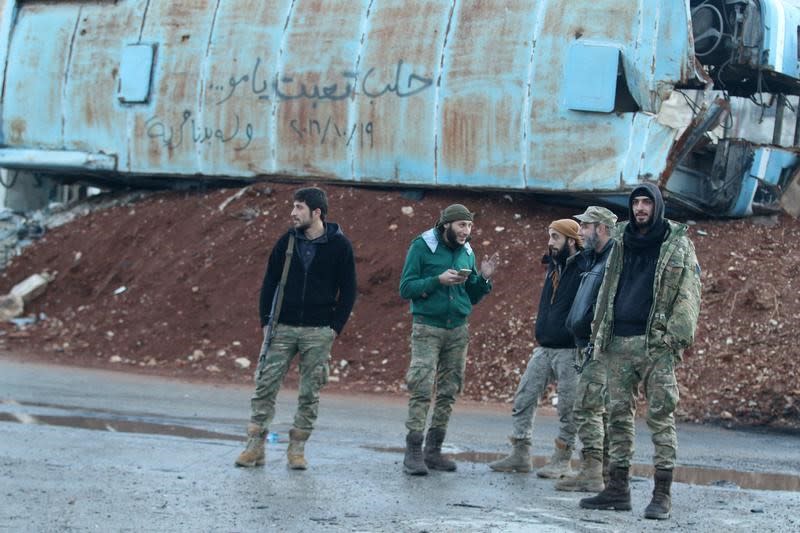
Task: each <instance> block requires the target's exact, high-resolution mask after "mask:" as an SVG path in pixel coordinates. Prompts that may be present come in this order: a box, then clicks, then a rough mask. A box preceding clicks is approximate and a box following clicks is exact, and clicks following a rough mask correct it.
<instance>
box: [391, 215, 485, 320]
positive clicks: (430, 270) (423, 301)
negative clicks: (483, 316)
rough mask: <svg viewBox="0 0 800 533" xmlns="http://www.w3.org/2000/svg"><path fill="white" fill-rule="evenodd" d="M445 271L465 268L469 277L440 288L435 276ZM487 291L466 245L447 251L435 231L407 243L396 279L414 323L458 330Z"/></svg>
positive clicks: (472, 254)
mask: <svg viewBox="0 0 800 533" xmlns="http://www.w3.org/2000/svg"><path fill="white" fill-rule="evenodd" d="M448 268H452V269H455V270H460V269H463V268H468V269H470V270H472V274H470V275H469V277H468V278H467V281H466V282H465V283H463V284H461V285H452V286H444V285H442V284H441V283H439V274H441V273H442V272H444V271H445V270H447V269H448ZM491 290H492V284H491V282H489V281H488V280H485V279H483V277H482V276H481V275H480V274H478V272H477V270H476V268H475V254H474V253H473V251H472V247H471V246H470V245H469V243H466V244H465V245H464V246H459V247H458V248H456V249H451V248H450V247H448V246H447V245H445V244H444V243H443V242H441V240H440V237H439V232H438V231H436V229H435V228H433V229H430V230H428V231H426V232H425V233H423V234H422V235H419V236H418V237H416V238H415V239H414V240H413V241H411V246H409V248H408V254H407V255H406V262H405V265H403V273H402V275H401V276H400V296H401V297H403V298H404V299H406V300H411V314H412V315H413V316H414V322H419V323H422V324H427V325H429V326H435V327H439V328H446V329H453V328H457V327H459V326H462V325H464V324H465V323H466V322H467V318H468V317H469V315H470V313H471V312H472V306H473V305H474V304H476V303H478V302H479V301H480V300H481V299H482V298H483V297H484V296H485V295H486V294H488V293H489V292H490V291H491Z"/></svg>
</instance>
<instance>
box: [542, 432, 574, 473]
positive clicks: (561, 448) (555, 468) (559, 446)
mask: <svg viewBox="0 0 800 533" xmlns="http://www.w3.org/2000/svg"><path fill="white" fill-rule="evenodd" d="M571 458H572V446H569V445H568V444H567V443H566V442H564V441H563V440H561V439H559V438H557V439H556V448H555V451H553V455H552V457H550V460H549V461H548V462H547V464H546V465H544V466H543V467H542V468H540V469H539V470H537V471H536V475H537V476H539V477H543V478H547V479H559V478H562V477H567V476H569V475H570V474H572V468H570V465H569V461H570V459H571Z"/></svg>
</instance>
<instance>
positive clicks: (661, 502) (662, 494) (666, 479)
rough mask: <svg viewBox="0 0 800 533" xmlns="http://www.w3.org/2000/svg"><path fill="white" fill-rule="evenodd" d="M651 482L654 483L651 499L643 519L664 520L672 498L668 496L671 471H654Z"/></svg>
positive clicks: (670, 506) (668, 511)
mask: <svg viewBox="0 0 800 533" xmlns="http://www.w3.org/2000/svg"><path fill="white" fill-rule="evenodd" d="M653 481H654V482H655V486H654V487H653V499H652V500H651V501H650V505H648V506H647V508H646V509H645V510H644V517H645V518H651V519H654V520H666V519H667V518H669V513H670V511H671V510H672V496H671V494H670V487H671V486H672V470H661V469H656V473H655V475H654V476H653Z"/></svg>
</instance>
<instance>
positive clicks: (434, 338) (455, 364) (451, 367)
mask: <svg viewBox="0 0 800 533" xmlns="http://www.w3.org/2000/svg"><path fill="white" fill-rule="evenodd" d="M468 347H469V328H468V326H467V325H466V324H465V325H463V326H460V327H457V328H453V329H445V328H437V327H434V326H428V325H426V324H417V323H415V324H414V325H413V329H412V330H411V364H410V365H409V367H408V372H407V373H406V384H407V385H408V392H409V395H410V398H409V400H408V418H407V419H406V428H407V429H408V430H409V431H425V422H426V421H427V419H428V410H429V409H430V405H431V399H432V398H433V396H434V393H435V395H436V403H435V404H434V408H433V416H432V418H431V425H430V427H432V428H441V429H445V430H446V429H447V423H448V422H449V420H450V414H451V413H452V412H453V404H454V403H455V402H456V398H457V397H458V395H459V394H460V393H461V390H462V388H463V386H464V369H465V367H466V364H467V348H468Z"/></svg>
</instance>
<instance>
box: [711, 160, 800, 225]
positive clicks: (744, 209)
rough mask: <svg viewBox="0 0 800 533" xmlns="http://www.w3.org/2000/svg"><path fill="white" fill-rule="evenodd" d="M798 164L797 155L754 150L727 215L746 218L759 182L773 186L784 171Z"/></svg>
mask: <svg viewBox="0 0 800 533" xmlns="http://www.w3.org/2000/svg"><path fill="white" fill-rule="evenodd" d="M797 162H798V157H797V154H796V153H794V152H791V151H789V150H781V149H778V148H769V147H761V148H758V149H757V150H756V153H755V157H754V158H753V165H752V167H751V168H750V170H749V172H748V175H747V176H745V177H744V180H743V181H742V187H741V190H740V193H739V197H738V198H737V200H736V204H735V205H734V207H733V208H732V209H731V210H730V212H729V213H727V214H728V215H729V216H733V217H743V216H748V215H751V214H752V213H753V210H752V204H753V198H754V196H755V194H756V190H757V189H758V183H759V181H763V182H765V183H768V184H771V185H775V184H777V183H778V180H779V179H780V178H781V175H782V173H783V172H784V170H785V169H787V168H791V167H794V166H795V165H796V164H797Z"/></svg>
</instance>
